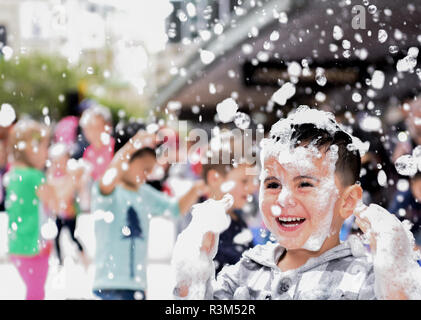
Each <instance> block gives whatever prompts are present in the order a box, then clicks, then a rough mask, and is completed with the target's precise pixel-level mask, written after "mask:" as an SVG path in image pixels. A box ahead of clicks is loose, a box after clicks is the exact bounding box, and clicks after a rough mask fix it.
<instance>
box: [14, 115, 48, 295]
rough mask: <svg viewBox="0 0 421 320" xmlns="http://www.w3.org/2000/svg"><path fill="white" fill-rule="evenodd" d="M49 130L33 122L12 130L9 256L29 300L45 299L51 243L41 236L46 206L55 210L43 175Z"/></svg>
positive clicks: (18, 124)
mask: <svg viewBox="0 0 421 320" xmlns="http://www.w3.org/2000/svg"><path fill="white" fill-rule="evenodd" d="M48 144H49V131H48V129H47V128H46V127H44V126H43V125H41V124H40V123H38V122H35V121H33V120H20V121H19V122H18V123H17V124H16V125H15V126H14V127H13V129H12V131H11V133H10V137H9V148H10V150H11V153H12V155H13V164H12V168H11V169H10V171H9V173H8V176H7V181H8V182H7V187H6V210H7V213H8V215H9V231H8V240H9V255H10V259H11V261H12V262H13V264H14V265H15V266H16V268H17V269H18V271H19V274H20V276H21V277H22V280H23V282H24V283H25V286H26V299H28V300H29V299H30V300H33V299H44V295H45V292H44V285H45V281H46V278H47V273H48V257H49V254H50V251H51V246H52V245H51V242H50V241H48V239H46V238H47V236H46V235H45V234H44V235H43V234H42V232H41V231H42V229H41V228H42V227H41V226H43V218H44V216H43V214H42V212H43V206H42V203H43V204H44V205H46V206H48V207H56V203H55V202H54V197H51V196H50V195H51V194H53V193H54V190H53V188H52V187H51V186H49V185H47V184H46V179H45V175H44V173H43V172H42V170H43V169H44V166H45V162H46V160H47V155H48Z"/></svg>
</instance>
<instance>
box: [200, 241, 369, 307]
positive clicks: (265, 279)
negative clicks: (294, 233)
mask: <svg viewBox="0 0 421 320" xmlns="http://www.w3.org/2000/svg"><path fill="white" fill-rule="evenodd" d="M350 240H352V241H349V240H348V241H346V242H343V243H341V244H340V245H338V246H336V247H334V248H332V249H330V250H328V251H326V252H325V253H323V254H322V255H321V256H319V257H317V258H311V259H309V260H308V261H307V262H306V263H305V264H304V265H303V266H301V267H299V268H297V269H294V270H288V271H286V272H282V271H281V270H280V269H279V268H278V267H277V265H276V262H277V261H278V260H279V257H280V256H281V255H282V253H283V252H284V250H285V249H284V248H283V247H281V246H280V245H279V244H277V243H270V242H268V243H266V244H265V245H258V246H256V247H254V248H252V249H250V250H248V251H246V252H244V253H243V257H242V258H241V260H240V261H239V262H238V263H237V264H235V265H232V266H226V267H224V268H223V269H222V271H221V272H220V273H219V274H218V277H217V279H216V281H215V280H212V281H211V280H208V282H207V284H206V294H205V297H204V298H205V299H207V300H211V299H230V300H231V299H239V300H261V299H281V300H291V299H293V300H300V299H311V300H326V299H331V300H341V299H349V300H357V299H361V300H369V299H376V296H375V292H374V286H375V281H374V280H375V279H374V270H373V264H372V262H371V259H370V255H369V254H368V252H366V251H365V252H364V250H361V247H362V244H361V242H359V240H358V239H356V238H353V239H350ZM355 240H357V242H359V244H358V243H356V242H355ZM351 242H352V243H351ZM356 245H359V249H358V250H357V249H354V248H356V247H355V246H356Z"/></svg>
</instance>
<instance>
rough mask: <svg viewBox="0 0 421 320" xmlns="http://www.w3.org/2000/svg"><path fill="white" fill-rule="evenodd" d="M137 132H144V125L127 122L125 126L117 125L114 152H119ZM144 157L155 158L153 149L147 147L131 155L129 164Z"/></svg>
mask: <svg viewBox="0 0 421 320" xmlns="http://www.w3.org/2000/svg"><path fill="white" fill-rule="evenodd" d="M139 130H145V125H144V124H143V123H140V122H129V123H126V124H118V125H117V126H116V128H115V133H114V139H115V146H114V152H117V151H118V150H120V149H121V148H122V147H123V146H124V145H125V144H126V143H127V142H129V140H130V139H131V138H132V137H133V136H134V135H135V134H136V133H137V132H138V131H139ZM145 155H151V156H153V157H156V152H155V150H154V149H152V148H149V147H146V148H141V149H139V150H137V151H136V152H135V153H133V154H132V156H131V158H130V162H131V161H133V160H134V159H136V158H140V157H143V156H145Z"/></svg>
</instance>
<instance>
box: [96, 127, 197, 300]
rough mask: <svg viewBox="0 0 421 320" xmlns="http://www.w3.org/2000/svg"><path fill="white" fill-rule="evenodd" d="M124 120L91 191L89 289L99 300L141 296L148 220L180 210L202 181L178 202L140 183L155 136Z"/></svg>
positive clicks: (152, 158)
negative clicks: (91, 266) (93, 244)
mask: <svg viewBox="0 0 421 320" xmlns="http://www.w3.org/2000/svg"><path fill="white" fill-rule="evenodd" d="M142 129H143V126H142V125H141V124H139V123H136V122H134V123H129V124H128V125H127V126H126V127H125V128H122V129H121V130H119V131H118V132H117V134H116V154H115V156H114V159H113V160H112V162H111V163H110V165H109V167H108V169H107V170H106V172H105V174H104V175H103V177H102V178H101V179H100V180H99V181H98V182H96V183H95V184H94V187H93V189H92V212H93V213H94V214H95V217H96V219H95V220H96V222H95V237H96V254H95V268H96V270H95V279H94V285H93V290H94V293H95V294H96V295H97V296H98V297H100V298H101V299H104V300H135V299H145V298H146V294H147V293H146V283H147V281H146V262H147V260H146V259H147V247H148V243H147V241H148V234H149V220H150V218H151V217H152V216H157V215H165V214H169V215H174V216H177V215H179V214H180V213H182V214H183V213H186V212H187V210H189V209H190V207H191V206H192V205H193V204H194V203H195V202H196V201H197V198H198V197H199V196H201V195H202V193H203V187H204V186H203V182H201V183H197V184H196V185H194V186H193V187H192V188H191V190H190V191H189V192H187V193H186V194H185V195H184V196H183V197H181V198H180V199H179V200H178V201H175V199H172V198H169V197H168V196H167V195H165V194H164V193H162V192H160V191H157V190H156V189H155V188H153V187H152V186H150V185H148V184H146V183H145V182H146V181H147V179H148V176H149V175H150V173H151V172H152V170H153V168H154V166H155V165H156V163H157V161H156V153H155V146H156V138H155V136H154V135H153V134H148V133H147V132H146V131H144V130H142Z"/></svg>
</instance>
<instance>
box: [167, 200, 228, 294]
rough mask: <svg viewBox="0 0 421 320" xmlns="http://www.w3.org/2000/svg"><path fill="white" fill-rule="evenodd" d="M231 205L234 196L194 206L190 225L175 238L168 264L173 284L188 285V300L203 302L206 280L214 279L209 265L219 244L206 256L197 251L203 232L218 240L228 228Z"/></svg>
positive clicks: (216, 242)
mask: <svg viewBox="0 0 421 320" xmlns="http://www.w3.org/2000/svg"><path fill="white" fill-rule="evenodd" d="M233 202H234V199H233V197H232V196H231V195H230V194H226V195H225V196H224V197H223V198H222V199H221V200H214V199H209V200H207V201H205V202H203V203H199V204H196V205H194V206H193V210H192V220H191V222H190V224H189V225H188V226H187V228H186V229H184V231H183V232H181V233H180V234H179V236H178V237H177V241H176V243H175V246H174V250H173V256H172V261H171V264H172V267H173V269H174V271H175V278H176V283H178V284H180V283H190V286H189V295H188V298H189V299H203V297H204V294H205V289H206V281H207V280H208V279H210V278H211V277H213V276H214V274H213V269H212V268H211V267H210V266H211V264H212V260H213V258H214V256H215V255H216V251H217V248H218V241H217V240H216V241H215V244H214V247H213V248H212V249H211V252H210V254H209V256H208V255H206V254H205V253H204V252H202V251H201V250H200V248H201V246H202V241H203V237H204V235H205V234H206V233H208V232H212V233H214V234H216V237H218V235H219V234H220V233H221V232H223V231H224V230H226V229H227V228H228V227H229V225H230V223H231V219H230V217H229V215H227V213H226V211H227V210H228V209H229V208H230V207H231V206H232V205H233Z"/></svg>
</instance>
